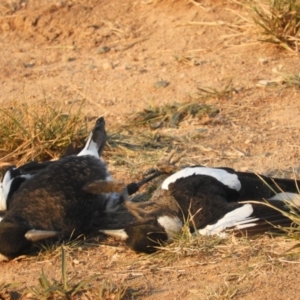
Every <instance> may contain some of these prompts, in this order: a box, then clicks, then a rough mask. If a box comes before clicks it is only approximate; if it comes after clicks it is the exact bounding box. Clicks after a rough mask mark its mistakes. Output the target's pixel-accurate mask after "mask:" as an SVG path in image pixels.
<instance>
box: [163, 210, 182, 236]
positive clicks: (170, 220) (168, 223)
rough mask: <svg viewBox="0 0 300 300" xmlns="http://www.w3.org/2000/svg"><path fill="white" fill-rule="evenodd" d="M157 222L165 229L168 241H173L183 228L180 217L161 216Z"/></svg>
mask: <svg viewBox="0 0 300 300" xmlns="http://www.w3.org/2000/svg"><path fill="white" fill-rule="evenodd" d="M157 222H158V223H159V224H160V225H161V226H162V227H163V228H164V229H165V231H166V233H167V235H168V239H169V240H171V239H172V238H173V237H174V236H175V235H176V234H177V233H179V232H180V230H181V228H182V222H181V221H180V219H179V218H178V217H170V216H161V217H159V218H158V219H157Z"/></svg>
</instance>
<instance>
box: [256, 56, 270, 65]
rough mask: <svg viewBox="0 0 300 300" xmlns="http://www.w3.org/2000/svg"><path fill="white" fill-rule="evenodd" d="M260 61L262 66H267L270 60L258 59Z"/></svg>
mask: <svg viewBox="0 0 300 300" xmlns="http://www.w3.org/2000/svg"><path fill="white" fill-rule="evenodd" d="M258 61H259V62H260V63H261V64H262V65H266V64H267V63H268V62H269V60H268V59H267V58H264V57H261V58H259V59H258Z"/></svg>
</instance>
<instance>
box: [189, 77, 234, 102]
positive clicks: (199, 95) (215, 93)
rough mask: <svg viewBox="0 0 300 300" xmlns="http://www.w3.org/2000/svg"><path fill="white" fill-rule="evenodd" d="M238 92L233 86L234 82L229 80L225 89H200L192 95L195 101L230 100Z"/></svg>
mask: <svg viewBox="0 0 300 300" xmlns="http://www.w3.org/2000/svg"><path fill="white" fill-rule="evenodd" d="M235 93H237V90H236V89H235V88H234V86H233V82H232V80H229V81H228V82H227V83H226V84H225V85H224V86H223V87H221V88H215V87H198V88H197V92H196V93H193V94H191V97H192V98H193V99H201V100H204V99H210V98H215V99H219V100H220V99H230V98H231V97H232V96H233V95H234V94H235Z"/></svg>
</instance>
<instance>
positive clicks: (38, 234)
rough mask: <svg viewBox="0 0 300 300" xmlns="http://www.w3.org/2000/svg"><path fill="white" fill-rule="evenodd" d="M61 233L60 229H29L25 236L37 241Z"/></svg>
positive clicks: (29, 239)
mask: <svg viewBox="0 0 300 300" xmlns="http://www.w3.org/2000/svg"><path fill="white" fill-rule="evenodd" d="M60 234H61V233H60V232H58V231H48V230H34V229H32V230H28V231H27V232H26V233H25V238H26V239H27V240H28V241H31V242H37V241H39V240H44V239H47V238H51V237H56V236H59V235H60Z"/></svg>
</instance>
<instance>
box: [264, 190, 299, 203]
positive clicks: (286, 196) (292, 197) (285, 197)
mask: <svg viewBox="0 0 300 300" xmlns="http://www.w3.org/2000/svg"><path fill="white" fill-rule="evenodd" d="M269 200H278V201H293V202H295V201H296V202H298V201H299V202H298V203H300V195H299V194H296V193H289V192H283V193H278V194H276V195H274V196H273V197H271V198H269Z"/></svg>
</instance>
